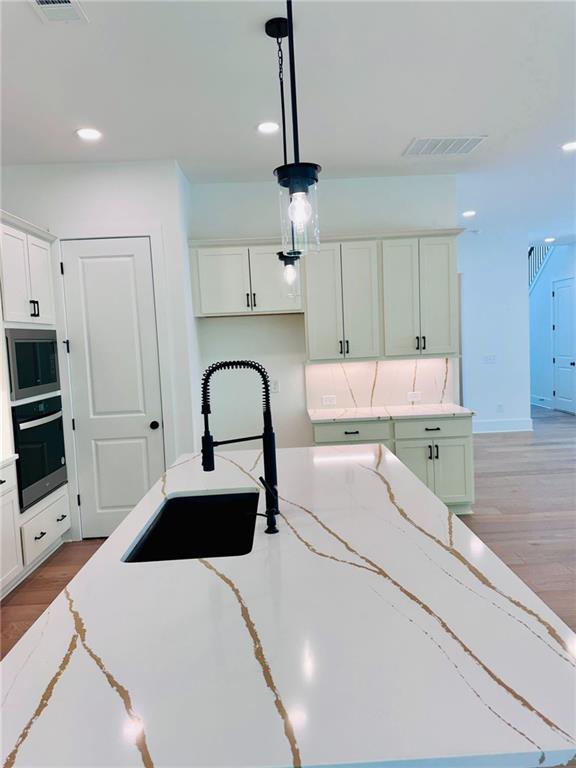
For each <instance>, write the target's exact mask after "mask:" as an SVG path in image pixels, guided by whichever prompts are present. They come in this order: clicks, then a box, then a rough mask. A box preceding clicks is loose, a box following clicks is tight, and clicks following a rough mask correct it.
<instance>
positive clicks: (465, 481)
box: [434, 437, 474, 504]
mask: <svg viewBox="0 0 576 768" xmlns="http://www.w3.org/2000/svg"><path fill="white" fill-rule="evenodd" d="M434 483H435V492H436V495H437V496H438V497H439V498H440V499H442V501H443V502H445V503H446V504H455V503H460V502H472V501H474V470H473V466H472V438H470V437H465V438H457V437H449V438H444V439H439V440H435V441H434Z"/></svg>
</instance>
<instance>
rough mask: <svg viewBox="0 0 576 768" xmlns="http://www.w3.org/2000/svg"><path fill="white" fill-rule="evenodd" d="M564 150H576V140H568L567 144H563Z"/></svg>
mask: <svg viewBox="0 0 576 768" xmlns="http://www.w3.org/2000/svg"><path fill="white" fill-rule="evenodd" d="M562 149H563V150H564V152H574V151H575V150H576V141H567V142H566V144H562Z"/></svg>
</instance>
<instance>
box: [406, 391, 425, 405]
mask: <svg viewBox="0 0 576 768" xmlns="http://www.w3.org/2000/svg"><path fill="white" fill-rule="evenodd" d="M421 400H422V392H408V402H409V403H419V402H420V401H421Z"/></svg>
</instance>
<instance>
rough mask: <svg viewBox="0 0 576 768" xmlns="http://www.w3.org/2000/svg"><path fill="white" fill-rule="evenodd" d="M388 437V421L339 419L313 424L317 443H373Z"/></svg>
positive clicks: (390, 427)
mask: <svg viewBox="0 0 576 768" xmlns="http://www.w3.org/2000/svg"><path fill="white" fill-rule="evenodd" d="M390 439H392V425H391V424H390V422H389V421H339V422H335V423H333V424H316V425H315V426H314V440H315V442H317V443H373V442H380V441H381V440H382V441H383V440H390Z"/></svg>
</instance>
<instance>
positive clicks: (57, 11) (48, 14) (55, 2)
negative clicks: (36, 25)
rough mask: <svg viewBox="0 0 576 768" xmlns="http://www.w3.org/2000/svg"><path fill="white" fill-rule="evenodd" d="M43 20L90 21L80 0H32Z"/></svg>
mask: <svg viewBox="0 0 576 768" xmlns="http://www.w3.org/2000/svg"><path fill="white" fill-rule="evenodd" d="M30 2H31V3H32V5H33V6H34V10H35V11H36V13H37V14H38V16H40V18H41V19H42V21H44V22H46V21H50V22H51V21H81V22H86V21H88V17H87V16H86V14H85V13H84V11H83V9H82V6H81V5H80V3H79V2H78V0H30Z"/></svg>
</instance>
